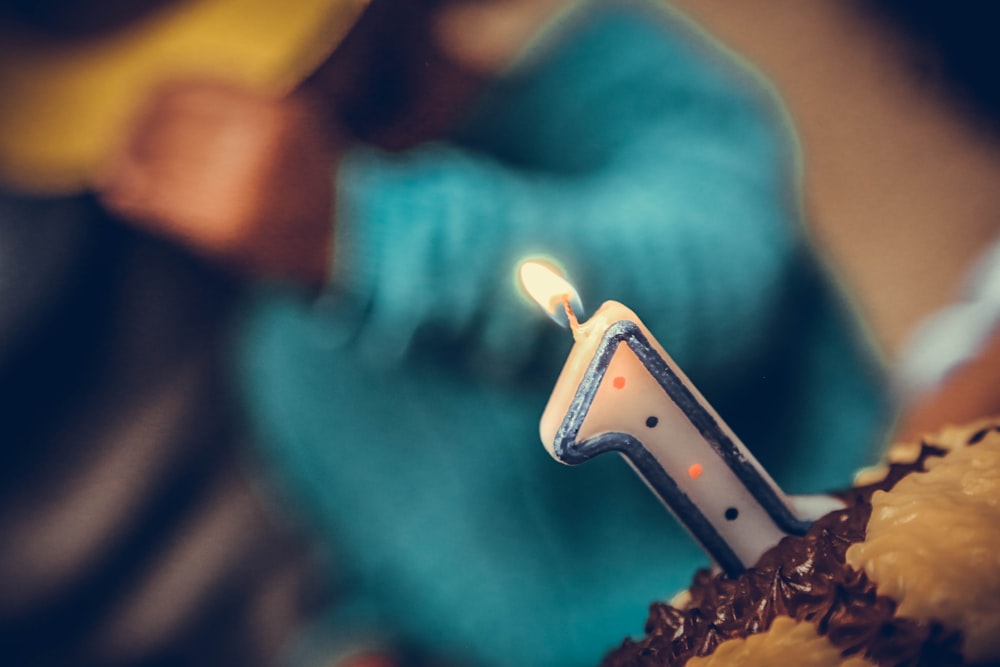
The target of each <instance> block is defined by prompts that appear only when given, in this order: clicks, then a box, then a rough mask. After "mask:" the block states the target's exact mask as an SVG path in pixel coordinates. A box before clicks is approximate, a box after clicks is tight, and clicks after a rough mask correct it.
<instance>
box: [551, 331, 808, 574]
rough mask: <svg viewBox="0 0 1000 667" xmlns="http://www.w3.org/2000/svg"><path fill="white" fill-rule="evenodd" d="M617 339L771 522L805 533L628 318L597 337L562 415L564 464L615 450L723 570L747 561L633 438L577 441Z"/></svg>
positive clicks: (735, 570)
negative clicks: (591, 352) (726, 466)
mask: <svg viewBox="0 0 1000 667" xmlns="http://www.w3.org/2000/svg"><path fill="white" fill-rule="evenodd" d="M623 342H624V343H626V344H627V345H628V346H629V347H630V348H631V349H632V351H633V352H634V353H635V355H636V356H637V357H638V358H639V361H641V362H642V364H643V366H645V367H646V369H647V370H648V371H649V373H650V374H651V375H652V376H653V377H654V378H655V379H656V381H657V382H658V383H659V384H660V386H661V387H662V388H663V390H664V391H665V392H666V394H667V396H669V397H670V399H671V400H672V401H674V403H676V404H677V405H678V406H679V407H680V408H681V410H682V412H683V413H684V415H685V416H686V417H687V418H688V420H689V421H690V422H691V424H692V425H693V426H694V427H695V428H696V429H697V430H698V432H699V433H700V434H701V436H702V438H704V439H705V441H706V442H708V443H709V445H710V446H711V447H712V449H714V450H715V451H716V452H717V453H718V454H719V456H720V457H722V460H723V461H725V462H726V465H728V466H729V468H730V469H731V470H732V471H733V474H735V475H736V477H737V478H738V479H739V480H740V482H742V483H743V485H744V486H745V487H746V488H747V490H748V491H749V492H750V494H751V495H753V497H754V498H755V499H756V500H757V502H758V503H759V504H760V505H761V507H763V508H764V511H766V512H767V514H768V515H769V516H770V517H771V519H772V520H773V521H774V522H775V524H776V525H777V526H778V527H779V528H780V529H781V530H783V531H784V532H786V533H789V534H793V535H801V534H803V533H805V531H806V530H807V529H808V528H809V526H810V525H811V524H810V522H808V521H802V520H800V519H799V518H798V517H796V516H795V514H794V513H793V512H792V511H791V509H790V508H789V507H788V506H787V505H785V503H783V502H782V501H781V498H780V497H779V495H778V493H777V491H776V490H775V488H774V487H773V486H772V485H771V484H770V483H769V482H768V481H767V480H766V479H764V478H763V477H761V475H760V474H759V473H758V471H757V469H756V468H755V467H754V466H753V465H752V464H751V463H750V462H749V461H748V460H747V459H746V458H745V457H744V456H743V455H742V454H741V453H740V450H739V448H738V447H737V446H736V443H734V442H733V441H732V439H730V438H729V436H728V435H726V433H725V432H724V431H723V430H722V429H721V428H720V426H719V424H718V422H717V421H716V420H715V418H714V417H713V416H712V415H711V414H710V413H709V412H708V410H706V409H705V406H703V405H702V404H701V403H700V402H699V401H698V400H697V399H696V398H695V396H694V394H692V393H691V392H690V391H689V390H688V388H687V386H685V384H684V383H683V382H682V381H681V379H680V378H679V377H678V376H677V374H676V373H674V371H673V370H672V369H671V368H670V366H669V365H667V362H666V361H665V360H664V359H663V357H661V356H660V354H659V353H658V352H657V351H656V350H655V349H654V348H653V347H652V346H651V345H650V344H649V340H648V339H647V338H646V336H645V335H644V334H643V333H642V331H641V330H640V329H639V327H638V325H637V324H635V323H634V322H630V321H628V320H622V321H620V322H616V323H614V324H612V325H611V326H610V327H609V328H608V330H607V331H606V332H605V334H604V337H603V338H602V339H601V342H600V344H599V345H598V347H597V351H596V353H595V354H594V358H593V359H591V362H590V365H589V367H588V368H587V372H586V373H585V374H584V376H583V379H582V380H581V382H580V386H579V387H578V388H577V391H576V395H575V396H574V398H573V401H572V403H571V404H570V406H569V410H568V411H567V413H566V417H565V418H564V419H563V423H562V424H561V425H560V427H559V431H558V432H557V433H556V438H555V442H554V443H553V451H554V452H555V454H556V457H557V458H558V459H559V460H560V461H563V462H565V463H569V464H577V463H582V462H584V461H587V460H589V459H591V458H593V457H595V456H597V455H599V454H603V453H605V452H609V451H617V452H620V453H621V454H623V455H624V456H626V457H627V458H628V459H629V460H630V461H631V462H632V464H633V465H634V466H635V467H636V469H637V470H638V471H639V473H640V474H641V475H642V476H643V477H644V478H645V479H646V481H647V482H648V483H649V485H650V487H651V488H652V489H653V491H654V492H655V493H656V494H657V495H658V496H659V497H660V499H661V500H662V501H663V502H664V503H666V504H667V506H668V507H669V508H670V509H671V510H672V511H673V513H674V514H675V515H676V516H677V518H678V520H680V521H681V523H683V524H684V526H685V527H686V528H687V529H688V530H689V531H690V532H691V534H692V535H693V536H694V537H695V539H697V540H698V541H699V542H700V543H701V544H702V546H703V547H704V548H705V550H706V551H707V552H708V553H709V554H710V555H711V556H712V558H713V559H715V561H716V562H717V563H718V564H719V566H720V567H722V569H723V570H725V571H726V573H727V574H729V575H730V576H735V575H736V574H739V573H740V572H741V571H743V569H744V565H752V563H749V564H744V563H742V562H741V561H740V560H739V558H738V557H737V556H736V555H735V553H734V552H733V551H732V549H731V548H730V547H729V545H728V544H727V543H726V541H725V540H723V539H722V537H721V536H720V535H719V533H718V532H717V531H716V530H715V527H714V526H713V525H712V523H711V522H710V521H709V520H708V519H707V518H706V517H705V515H704V514H703V513H702V512H701V510H700V509H699V508H698V506H697V505H696V504H695V503H693V502H692V501H691V499H690V498H688V496H687V495H686V494H685V493H684V492H682V491H681V490H680V488H679V487H678V486H677V483H676V481H675V480H674V479H673V478H672V477H671V476H670V474H669V473H667V471H665V470H664V469H663V467H662V466H661V465H660V464H659V462H658V461H657V460H656V458H655V457H654V456H653V455H652V454H651V453H650V452H649V451H648V450H647V449H646V448H645V446H644V445H643V444H642V442H641V441H639V440H638V439H637V438H635V437H634V436H632V435H630V434H628V433H603V434H601V435H598V436H595V437H593V438H589V439H587V440H584V441H583V442H578V441H577V437H578V435H579V433H580V428H581V427H582V426H583V422H584V419H585V418H586V416H587V412H588V411H589V410H590V406H591V404H592V403H593V400H594V397H595V396H596V395H597V390H598V388H599V387H600V384H601V380H602V379H603V378H604V375H605V373H606V372H607V369H608V365H609V364H610V363H611V358H612V357H613V356H614V354H615V352H616V351H617V350H618V346H619V345H620V344H621V343H623Z"/></svg>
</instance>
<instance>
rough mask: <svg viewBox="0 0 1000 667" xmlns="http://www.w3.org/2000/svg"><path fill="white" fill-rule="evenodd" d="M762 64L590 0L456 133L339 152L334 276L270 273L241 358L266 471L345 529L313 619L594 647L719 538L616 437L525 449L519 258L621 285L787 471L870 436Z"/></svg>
mask: <svg viewBox="0 0 1000 667" xmlns="http://www.w3.org/2000/svg"><path fill="white" fill-rule="evenodd" d="M762 91H763V88H762V86H761V85H760V83H759V82H758V81H756V80H755V79H754V78H753V77H752V76H750V75H749V74H747V73H745V72H744V71H743V70H741V69H740V68H739V67H738V66H736V65H735V64H734V63H733V62H732V61H731V60H729V59H728V58H726V57H725V56H724V55H722V54H721V53H720V52H719V51H718V50H717V49H715V48H714V47H712V46H711V45H710V44H708V43H707V42H706V40H704V39H703V38H701V37H700V36H698V35H697V34H696V33H695V32H694V31H692V30H691V29H690V28H689V27H688V26H687V24H686V23H684V22H683V21H682V20H680V19H678V18H677V17H675V16H673V15H671V14H670V13H668V12H666V11H664V10H663V9H662V8H661V7H659V6H658V5H652V4H647V3H644V2H641V1H636V2H590V3H586V4H584V5H582V6H578V7H577V8H576V9H575V11H573V12H570V13H568V14H566V15H564V16H562V17H560V19H559V20H557V21H555V22H554V23H553V24H552V25H551V26H549V27H548V28H546V29H545V30H544V31H543V32H542V33H541V34H540V35H539V36H538V38H537V39H536V40H534V42H533V43H532V45H531V47H530V48H529V50H528V52H527V53H526V54H525V55H524V56H523V57H522V58H521V59H520V60H519V61H518V62H517V63H516V64H515V66H514V67H512V68H511V70H510V71H509V72H507V73H506V74H505V75H504V76H503V77H502V78H501V79H500V80H499V81H498V82H496V84H495V85H494V86H493V87H492V89H491V90H490V91H489V93H488V94H487V95H486V96H485V98H484V99H482V100H481V104H479V105H478V106H477V108H476V110H475V111H474V113H472V114H471V115H470V117H469V118H468V121H467V123H466V124H465V125H464V126H463V128H462V130H461V131H460V132H459V133H457V134H456V136H454V137H452V138H451V139H450V140H449V141H444V142H440V143H435V144H431V145H425V146H422V147H420V148H417V149H415V150H410V151H406V152H403V153H386V152H379V151H376V150H371V149H365V150H357V151H355V152H354V153H352V154H351V155H350V156H348V158H347V160H346V161H345V163H344V164H343V165H342V167H341V168H340V170H339V172H338V183H337V187H338V189H337V197H338V202H339V210H338V215H337V228H336V248H337V251H336V252H337V256H336V258H335V269H336V271H337V275H336V278H335V280H334V281H333V284H332V285H331V286H330V289H329V292H328V294H327V295H326V296H325V297H323V298H322V299H321V300H320V301H319V302H318V303H311V302H306V301H303V300H299V299H297V298H296V297H294V296H292V295H287V294H285V295H283V294H275V293H271V294H269V295H267V296H262V297H261V299H260V300H259V301H258V302H257V303H256V304H255V306H254V308H253V310H252V311H251V313H250V315H249V317H248V320H247V322H246V330H245V337H244V343H245V344H244V346H243V352H244V354H243V358H242V360H243V363H244V368H243V378H244V380H245V385H246V388H247V397H248V400H249V402H250V407H251V414H252V415H253V416H254V417H255V418H256V419H257V423H258V425H259V435H260V438H261V440H262V442H263V443H264V444H265V455H266V457H267V461H268V463H269V469H270V470H271V471H272V472H273V474H274V475H275V476H276V477H277V478H278V479H279V480H280V481H281V483H282V484H283V485H284V487H285V488H286V489H287V490H288V494H289V498H290V499H291V501H292V502H293V503H295V504H296V505H297V507H299V509H300V510H301V511H302V513H303V515H304V516H306V517H307V518H308V520H309V521H311V522H312V525H313V526H314V527H315V529H316V531H317V533H318V534H320V535H322V536H323V537H324V538H326V539H327V541H328V544H329V545H330V546H331V549H332V550H333V552H334V553H335V555H336V558H335V561H336V563H337V575H338V577H339V578H338V581H337V584H338V586H339V589H338V590H339V593H340V597H339V601H340V602H341V603H342V604H340V605H339V606H338V608H337V609H336V610H332V612H331V613H332V618H333V619H335V620H334V621H332V622H331V626H330V628H332V629H331V630H330V631H331V632H337V633H341V636H346V637H351V636H354V637H360V636H362V635H361V634H359V633H363V632H372V631H374V632H375V633H376V634H381V635H386V636H391V637H392V638H393V639H397V640H400V641H403V642H407V643H409V644H412V645H414V646H419V647H424V648H429V649H430V650H432V651H435V652H437V653H440V654H444V655H450V656H453V657H456V658H457V659H459V660H462V661H466V662H468V663H470V664H473V665H483V666H502V665H532V666H543V667H544V666H552V667H557V666H558V667H561V666H570V665H586V664H592V663H596V662H597V661H598V660H599V659H600V657H601V655H602V653H603V652H604V651H605V650H607V649H609V648H611V647H613V646H614V645H615V644H616V643H617V642H618V641H620V640H621V639H622V638H623V637H624V636H626V635H634V634H637V633H639V632H640V631H641V629H642V625H643V622H644V619H645V613H646V607H647V605H648V604H649V603H650V602H651V601H653V600H654V599H658V598H664V597H668V596H670V595H672V594H674V593H675V592H677V591H678V590H680V589H682V588H684V587H685V586H686V585H687V583H688V581H689V579H690V577H691V575H692V573H693V572H694V570H695V569H696V568H697V567H699V566H703V565H707V564H708V561H707V558H706V557H705V556H704V555H703V554H702V553H701V552H700V550H699V548H698V546H697V545H696V544H694V543H693V541H692V540H691V539H690V538H689V537H688V536H687V535H686V534H685V533H684V531H683V530H682V529H681V528H680V527H679V525H678V524H677V523H676V522H675V521H674V519H673V518H672V517H671V516H670V515H669V514H668V513H667V512H666V511H665V510H664V509H663V508H662V507H661V506H660V505H659V504H658V502H657V501H656V500H655V499H654V497H653V496H652V494H650V493H649V492H648V491H647V490H646V488H645V487H644V486H643V484H642V483H641V482H640V481H639V480H638V479H637V478H636V477H635V475H634V474H633V473H632V472H631V471H630V470H629V469H628V467H627V466H626V465H625V464H624V463H623V462H622V461H621V460H619V459H618V458H617V457H606V458H605V459H604V460H597V461H593V462H591V463H588V464H587V465H585V466H581V467H579V468H568V467H564V466H561V465H559V464H558V463H556V462H554V461H553V460H552V459H550V458H549V456H548V455H547V454H546V453H545V451H544V450H543V448H542V446H541V444H540V442H539V440H538V419H539V417H540V415H541V412H542V409H543V407H544V406H545V402H546V400H547V397H548V395H549V393H550V391H551V389H552V387H553V386H554V383H555V379H556V377H557V375H558V372H559V370H560V368H561V366H562V363H563V362H564V360H565V358H566V355H567V353H568V351H569V349H570V347H571V345H572V339H571V336H570V335H569V333H568V332H567V331H566V330H564V329H560V328H559V327H557V326H555V325H554V324H553V323H551V322H550V321H549V320H547V319H546V318H545V316H544V315H543V314H542V313H541V312H540V311H539V309H538V308H537V307H535V306H533V305H530V304H528V303H527V302H526V301H525V300H524V299H523V298H522V297H521V296H520V295H519V293H518V290H517V289H516V287H515V284H514V278H513V276H514V269H515V267H516V264H517V262H518V261H519V260H520V259H522V258H524V257H526V256H537V255H548V256H550V257H552V258H555V259H557V260H558V261H560V262H561V263H562V265H563V266H564V267H565V268H566V270H567V272H568V275H569V277H570V278H571V280H573V281H574V283H575V284H576V286H577V287H578V288H579V290H580V293H581V295H582V296H583V298H584V301H585V303H586V304H587V305H588V306H589V307H590V308H591V309H593V308H595V307H596V306H597V305H598V304H599V303H600V302H602V301H603V300H606V299H615V300H618V301H621V302H623V303H624V304H626V305H628V306H629V307H630V308H632V309H633V310H635V312H636V313H637V314H638V315H639V316H640V317H641V318H642V319H643V320H644V322H645V323H646V325H647V326H648V328H649V329H650V331H652V332H653V334H654V335H655V336H656V337H657V338H658V339H659V340H660V342H661V343H662V344H663V345H664V346H665V347H666V348H667V350H668V351H669V352H670V353H671V354H672V356H674V358H675V359H676V360H677V362H678V363H679V364H680V365H681V366H682V367H683V368H684V369H685V370H686V371H687V373H688V375H689V376H690V377H691V378H692V379H693V381H694V382H695V383H696V384H697V385H698V386H699V388H700V389H701V390H702V392H703V393H704V394H705V395H706V396H707V397H708V398H709V400H710V401H712V402H713V404H714V405H715V407H716V408H717V410H718V411H719V412H720V413H721V415H722V416H723V418H724V419H726V421H727V422H728V423H729V424H730V425H731V426H732V427H733V428H734V430H735V431H736V432H737V433H739V434H740V435H741V437H742V438H743V440H744V441H745V442H746V443H747V445H748V446H749V447H750V448H751V449H752V450H753V451H754V452H755V454H756V455H757V456H758V458H759V459H761V460H762V462H763V463H764V464H765V465H766V466H767V467H768V469H769V470H770V471H771V473H772V474H773V476H774V477H775V478H776V479H777V480H778V481H779V483H781V484H782V485H783V486H784V488H785V490H786V491H789V492H816V491H822V490H824V489H829V488H831V487H837V486H842V485H845V484H848V483H849V482H850V481H851V475H852V472H853V471H854V470H855V469H856V468H857V467H859V466H861V465H863V464H866V463H869V462H870V461H871V460H872V458H873V457H874V456H875V455H876V452H875V449H876V444H877V442H878V439H879V433H880V428H881V426H882V418H883V407H884V403H883V401H882V391H881V386H880V379H879V378H878V376H877V375H876V373H875V370H874V368H873V365H872V364H871V359H869V357H868V356H867V351H866V350H865V348H864V347H863V346H862V345H860V344H859V340H858V338H857V335H856V333H857V332H856V331H855V330H854V329H853V328H852V326H851V322H850V320H849V318H848V317H845V311H844V309H843V308H841V304H840V302H839V301H838V300H837V299H836V298H833V296H832V293H831V291H830V290H829V289H828V288H827V286H826V285H825V283H824V281H823V280H822V275H821V272H820V271H819V270H818V269H817V268H816V266H815V264H814V262H813V261H812V260H811V259H810V258H809V254H808V249H807V248H806V246H805V242H804V237H803V234H802V231H801V229H800V221H799V219H798V207H797V204H796V197H797V195H796V192H795V184H796V178H795V174H794V160H793V152H792V150H793V148H792V144H791V141H790V137H789V135H788V132H787V129H786V127H785V126H784V125H783V124H782V122H781V120H780V116H779V115H778V114H777V113H776V112H775V105H774V102H773V100H771V99H770V98H769V97H768V96H767V95H766V94H765V93H764V92H762Z"/></svg>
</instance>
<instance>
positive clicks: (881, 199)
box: [675, 0, 1000, 361]
mask: <svg viewBox="0 0 1000 667" xmlns="http://www.w3.org/2000/svg"><path fill="white" fill-rule="evenodd" d="M675 4H676V5H677V6H678V7H679V8H681V9H682V10H684V11H686V12H687V13H688V14H689V15H690V16H691V17H693V18H694V19H696V20H697V21H698V22H700V23H701V24H702V25H703V26H704V27H705V28H706V29H707V30H708V31H709V32H711V33H712V34H714V35H715V36H716V37H718V38H719V39H720V41H722V42H723V43H724V44H726V45H728V46H729V47H730V48H732V49H733V50H734V51H736V52H737V53H739V54H741V55H742V56H744V57H745V58H746V59H747V60H748V61H750V62H751V63H752V64H753V65H755V66H756V67H757V68H758V69H759V70H761V71H762V72H763V73H764V74H765V75H766V76H768V77H769V78H770V79H771V80H772V82H773V83H774V85H775V87H776V88H777V90H778V92H779V94H780V95H781V96H782V98H783V100H784V102H785V104H786V106H787V108H788V110H789V112H790V114H791V117H792V119H793V121H794V123H795V126H796V131H797V133H798V135H799V138H800V142H801V148H802V154H803V179H804V189H805V195H804V197H805V204H806V209H807V215H808V217H809V221H810V225H811V227H812V230H813V233H814V236H815V239H816V240H817V242H818V243H819V244H820V246H821V247H822V248H823V249H824V250H825V251H827V252H828V254H829V256H830V259H831V261H832V262H833V264H834V266H835V268H837V269H838V270H839V272H840V274H841V275H842V277H843V279H844V280H845V282H846V283H847V286H848V288H849V289H851V290H852V291H853V293H854V294H855V295H856V299H857V304H858V305H859V307H860V308H861V310H862V312H863V313H864V314H865V315H867V316H868V317H869V318H870V322H871V326H872V329H873V333H874V335H875V337H876V339H877V341H878V342H879V343H880V345H881V346H882V348H883V351H884V352H885V353H886V354H887V355H888V359H889V360H890V361H892V360H893V358H894V357H895V356H896V354H897V353H898V351H899V349H900V346H901V344H902V343H903V342H904V341H905V338H906V335H907V333H908V332H909V331H910V330H911V329H912V327H913V326H914V325H915V324H916V323H917V322H918V321H919V320H920V319H921V318H922V317H923V316H924V315H926V314H928V313H929V312H931V311H932V310H934V309H935V308H937V307H939V306H941V305H943V304H944V303H946V302H947V301H948V300H950V299H951V298H953V297H954V296H955V294H956V290H957V289H958V286H959V282H960V280H961V279H962V276H963V274H964V271H965V269H966V268H967V264H968V262H970V261H972V260H973V259H974V257H975V255H976V253H977V251H978V250H979V249H980V248H982V247H983V245H984V244H985V243H986V242H988V241H989V240H990V239H992V238H993V236H994V235H995V234H996V233H997V231H998V222H1000V188H997V187H995V185H994V184H995V183H996V181H997V179H998V177H1000V142H998V141H997V138H996V137H995V136H991V135H990V134H989V133H988V132H986V131H985V130H983V129H981V128H979V127H977V126H976V125H975V124H974V123H972V122H970V119H969V117H968V116H967V115H966V114H965V112H964V111H963V109H962V106H961V104H960V102H959V101H958V100H957V99H956V98H955V96H954V95H953V94H952V93H950V92H947V91H945V90H944V89H943V87H942V86H941V85H940V84H939V83H938V73H939V71H938V66H937V63H936V62H935V59H934V57H933V56H931V55H929V54H928V53H927V52H926V51H922V50H920V49H917V48H916V47H915V46H913V44H911V43H909V42H907V41H904V40H903V39H901V38H900V36H899V34H897V31H896V28H895V27H894V26H890V25H889V24H887V23H885V22H883V21H880V18H879V17H877V16H876V15H875V14H874V13H873V12H872V11H870V10H868V9H865V8H864V7H863V6H862V3H860V2H858V1H856V0H848V1H844V0H813V1H810V2H803V1H801V0H743V1H742V2H726V1H725V0H677V1H676V2H675Z"/></svg>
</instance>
